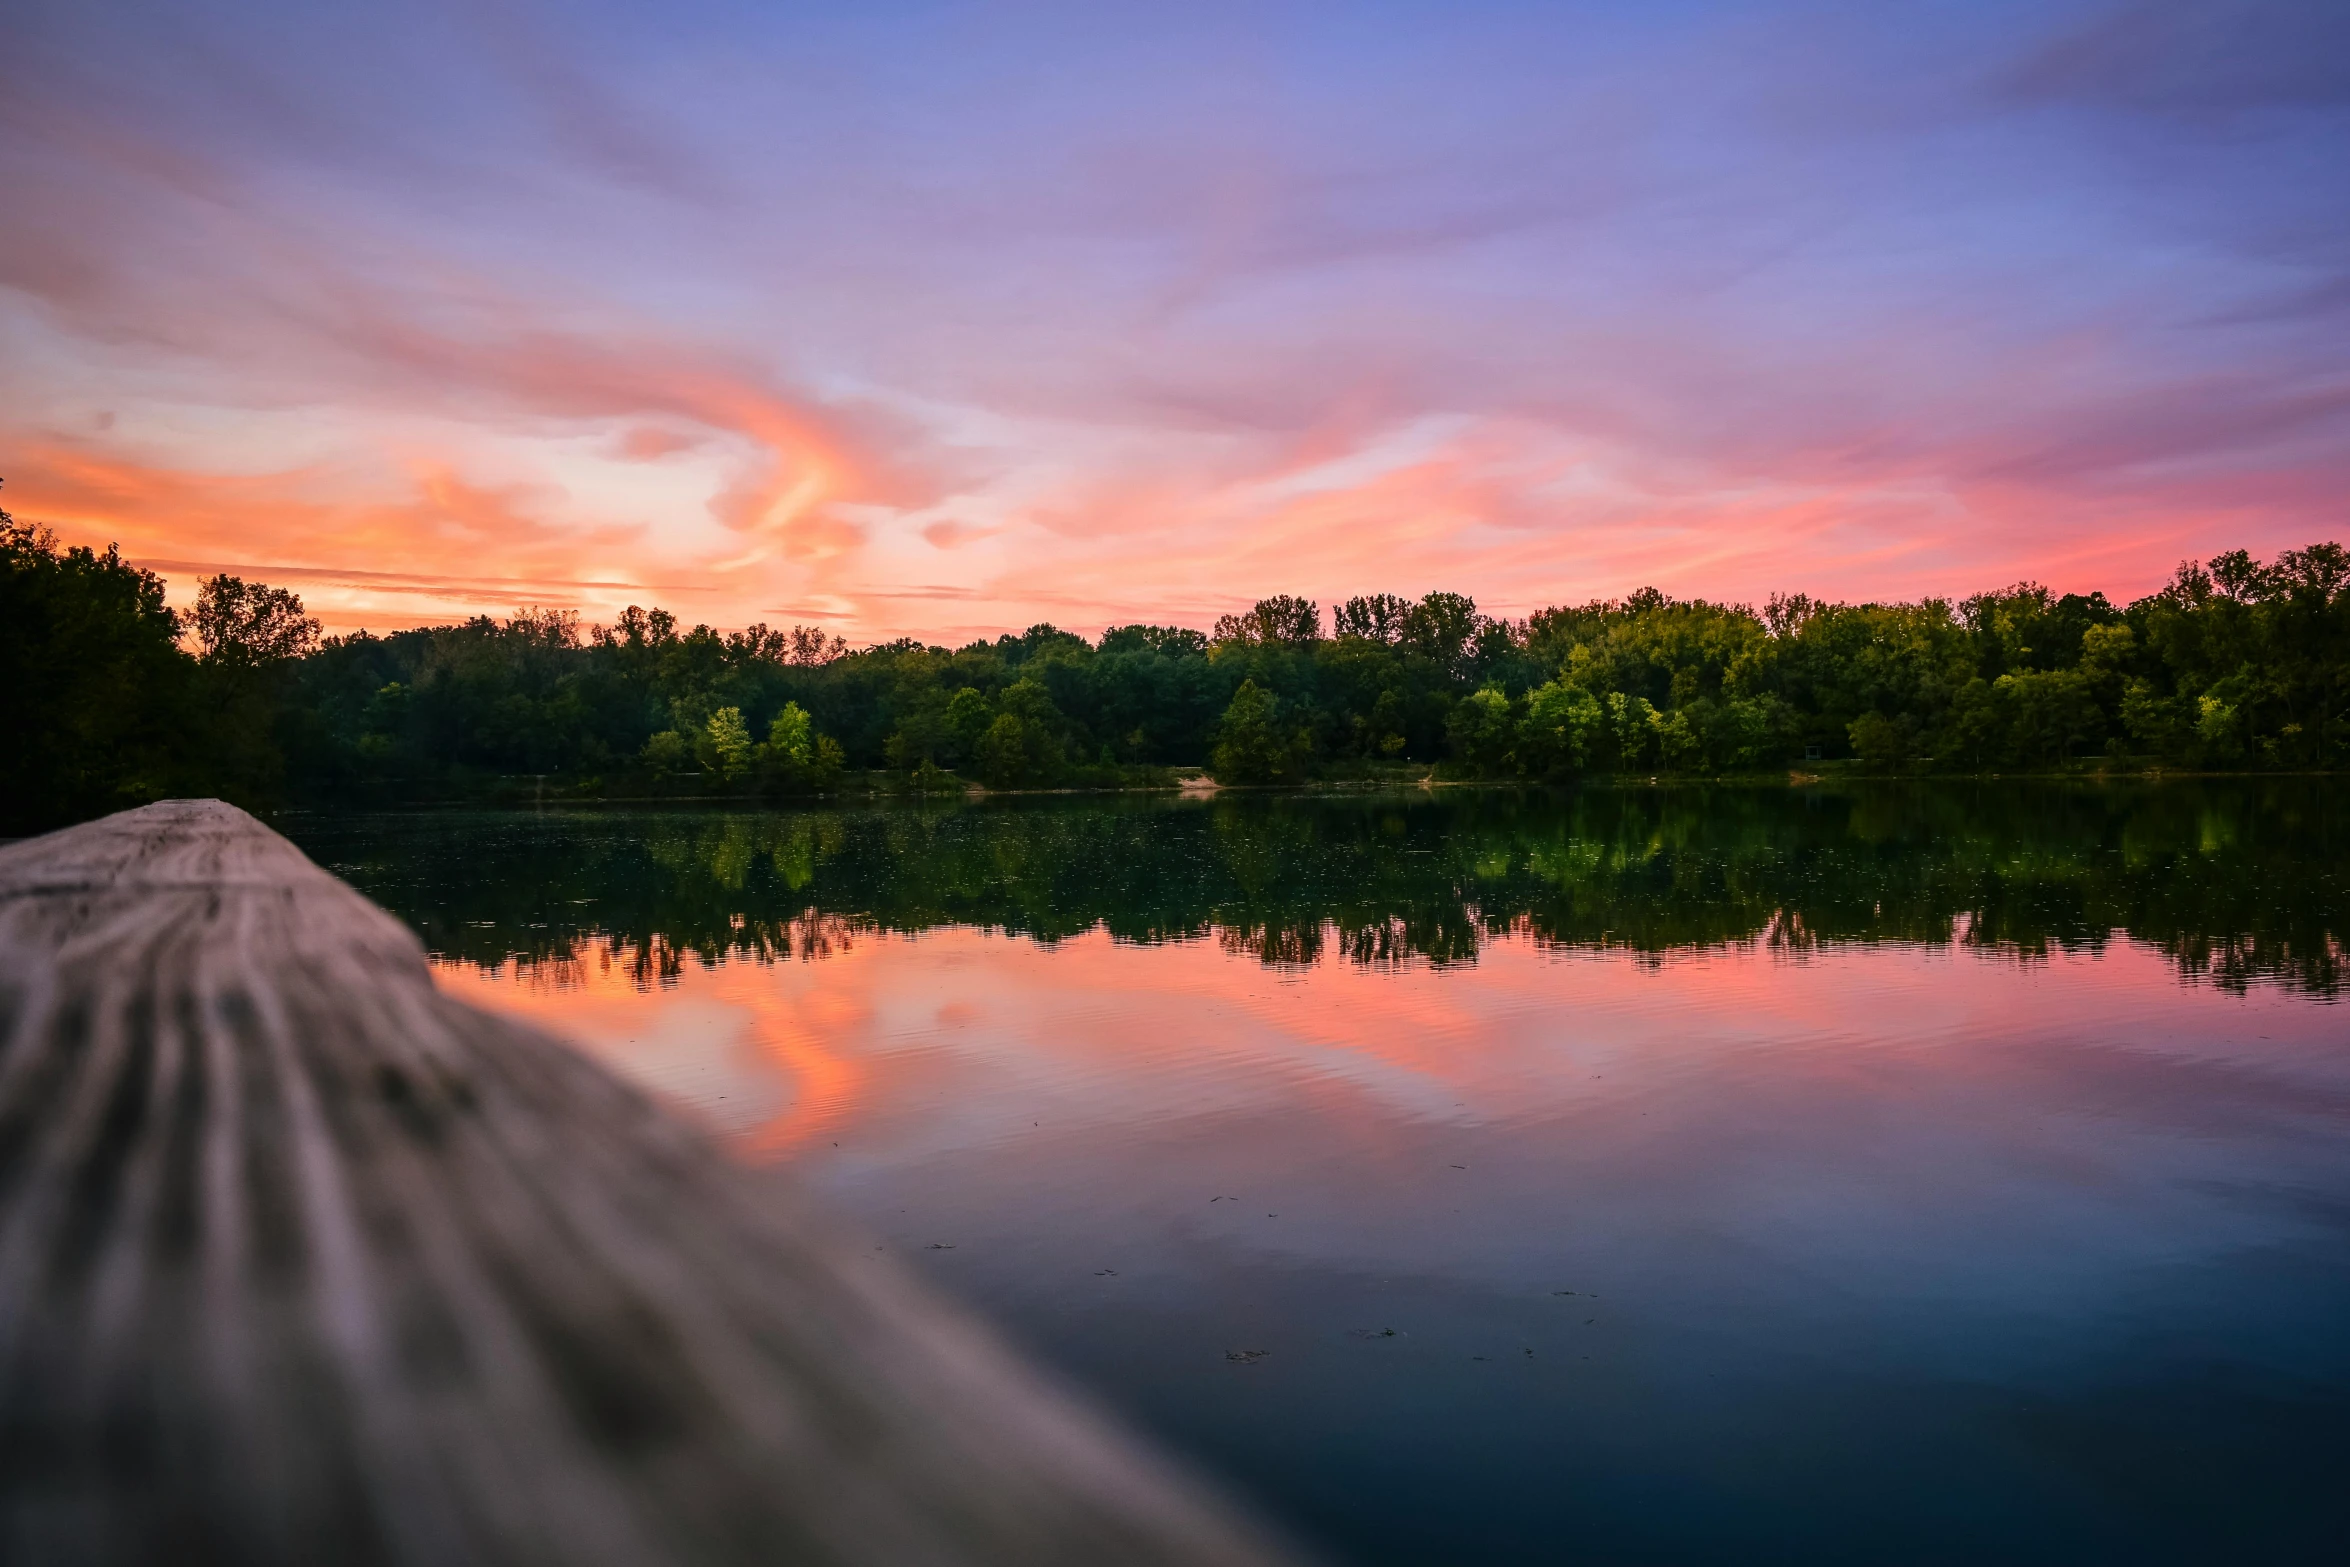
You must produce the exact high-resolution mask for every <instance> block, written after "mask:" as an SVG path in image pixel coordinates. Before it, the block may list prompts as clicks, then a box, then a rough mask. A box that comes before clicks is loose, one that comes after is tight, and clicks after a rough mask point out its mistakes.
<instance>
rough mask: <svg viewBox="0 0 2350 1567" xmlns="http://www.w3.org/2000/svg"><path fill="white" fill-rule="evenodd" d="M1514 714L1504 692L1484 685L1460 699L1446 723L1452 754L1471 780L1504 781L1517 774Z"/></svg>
mask: <svg viewBox="0 0 2350 1567" xmlns="http://www.w3.org/2000/svg"><path fill="white" fill-rule="evenodd" d="M1518 722H1519V720H1518V713H1517V708H1516V704H1514V703H1512V702H1511V701H1510V699H1509V695H1508V693H1506V692H1504V691H1503V690H1502V689H1501V688H1500V687H1498V686H1485V687H1483V688H1482V689H1480V690H1476V691H1472V692H1470V693H1469V694H1468V695H1467V696H1465V697H1462V698H1461V699H1460V702H1459V704H1458V705H1456V706H1455V707H1454V708H1453V710H1452V717H1451V718H1450V719H1449V720H1447V721H1446V724H1445V737H1446V739H1447V740H1449V741H1450V742H1451V745H1452V754H1453V756H1454V758H1455V759H1456V760H1457V761H1458V762H1459V763H1460V765H1461V767H1462V769H1463V770H1464V771H1466V772H1467V773H1468V775H1469V776H1470V777H1472V778H1507V777H1511V776H1513V775H1514V774H1515V773H1516V772H1517V771H1518Z"/></svg>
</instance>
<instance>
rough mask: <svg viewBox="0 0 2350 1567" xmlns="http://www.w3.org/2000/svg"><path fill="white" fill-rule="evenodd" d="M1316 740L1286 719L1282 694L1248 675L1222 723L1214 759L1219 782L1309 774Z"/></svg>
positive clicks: (1281, 780) (1283, 779) (1280, 779)
mask: <svg viewBox="0 0 2350 1567" xmlns="http://www.w3.org/2000/svg"><path fill="white" fill-rule="evenodd" d="M1312 744H1313V741H1312V737H1311V736H1310V735H1309V734H1307V733H1305V732H1304V731H1302V730H1298V729H1294V728H1292V727H1290V726H1289V725H1287V724H1286V723H1285V722H1284V718H1283V715H1282V712H1281V701H1280V698H1278V697H1276V696H1274V695H1273V693H1272V692H1270V691H1267V690H1265V689H1264V688H1263V687H1261V686H1259V685H1258V684H1257V683H1256V682H1255V681H1254V680H1243V681H1242V682H1241V683H1240V689H1239V690H1237V691H1235V692H1233V693H1232V701H1231V703H1230V705H1228V706H1227V707H1226V708H1225V709H1224V717H1223V719H1222V721H1221V722H1219V723H1218V725H1217V728H1216V749H1215V751H1214V752H1213V753H1212V755H1211V758H1210V765H1211V766H1212V767H1213V768H1214V770H1215V774H1216V780H1217V781H1218V782H1219V783H1235V784H1264V783H1288V782H1291V781H1293V780H1295V779H1297V778H1299V777H1301V776H1302V775H1303V774H1304V772H1305V767H1306V763H1307V761H1308V759H1309V757H1310V755H1311V752H1312Z"/></svg>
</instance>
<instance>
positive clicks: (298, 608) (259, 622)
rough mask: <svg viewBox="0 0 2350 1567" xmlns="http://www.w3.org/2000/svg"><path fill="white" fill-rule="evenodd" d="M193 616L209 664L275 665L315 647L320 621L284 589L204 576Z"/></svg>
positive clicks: (309, 651) (197, 634) (233, 578)
mask: <svg viewBox="0 0 2350 1567" xmlns="http://www.w3.org/2000/svg"><path fill="white" fill-rule="evenodd" d="M191 618H192V620H193V622H194V629H195V632H196V641H197V642H198V644H199V645H201V646H202V648H203V650H204V661H205V662H206V663H208V664H242V665H257V664H274V663H278V662H281V661H282V660H285V659H290V658H301V657H303V656H305V655H306V654H310V653H315V652H317V651H318V629H319V628H318V622H317V621H316V620H313V619H311V618H310V617H309V616H308V615H305V614H303V613H302V601H301V599H299V598H297V597H296V596H295V595H293V594H292V593H289V592H287V591H286V590H285V589H284V588H272V587H267V586H264V585H263V584H261V583H258V582H246V581H245V580H243V579H242V578H239V577H231V576H228V575H225V574H223V575H221V576H217V577H206V578H204V579H203V581H202V582H201V583H200V584H199V585H198V587H197V590H196V608H195V612H194V614H193V616H192V617H191Z"/></svg>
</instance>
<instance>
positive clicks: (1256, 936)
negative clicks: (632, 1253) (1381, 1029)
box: [281, 779, 2350, 996]
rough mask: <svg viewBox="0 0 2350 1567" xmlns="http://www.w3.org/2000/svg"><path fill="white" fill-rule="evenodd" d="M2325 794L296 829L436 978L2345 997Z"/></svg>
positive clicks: (1672, 791)
mask: <svg viewBox="0 0 2350 1567" xmlns="http://www.w3.org/2000/svg"><path fill="white" fill-rule="evenodd" d="M2340 798H2341V796H2340V792H2339V791H2338V789H2337V788H2336V787H2335V786H2334V785H2333V784H2331V783H2330V782H2329V781H2326V780H2317V779H2271V780H2261V781H2246V780H2179V781H2165V782H2150V781H2130V782H2122V783H2108V784H2102V785H2086V784H2074V785H2051V784H2026V783H2018V784H2011V785H2002V784H1909V785H1885V786H1870V787H1856V788H1849V789H1829V788H1810V789H1780V788H1756V787H1685V788H1666V789H1589V790H1581V791H1576V792H1571V793H1567V792H1560V793H1551V792H1541V791H1530V792H1512V791H1500V790H1446V791H1442V792H1439V793H1434V794H1426V793H1413V794H1410V795H1394V794H1378V795H1273V794H1263V795H1241V796H1235V795H1231V794H1227V795H1224V796H1222V797H1219V798H1217V799H1214V800H1211V801H1191V800H1184V801H1178V800H1173V799H1167V798H1139V799H1138V798H1116V797H1108V798H1105V797H1094V798H1083V797H1079V798H1067V797H1063V798H1049V797H1048V798H1013V799H997V800H988V801H978V802H956V803H954V804H952V805H919V806H917V805H879V806H869V807H860V808H839V809H826V810H809V811H791V812H770V813H746V814H713V813H707V812H680V811H661V812H631V811H618V810H601V811H576V812H547V813H536V814H533V813H484V812H470V811H469V812H450V813H441V814H406V815H374V816H341V817H330V816H318V817H295V818H292V819H290V820H288V821H287V822H285V823H282V824H281V825H283V826H285V827H286V829H287V830H288V831H289V833H290V834H291V835H292V836H293V837H294V838H295V839H296V840H297V841H298V842H300V843H302V844H303V845H304V846H305V847H306V848H307V849H309V850H310V852H311V853H312V854H314V855H315V856H317V857H318V858H319V859H320V861H321V862H322V863H324V864H326V865H327V866H328V867H329V868H330V869H332V870H334V871H335V872H336V873H337V874H339V875H341V876H343V877H345V878H346V879H348V880H350V881H351V882H352V883H353V884H354V885H356V886H357V887H358V888H359V889H360V890H361V891H363V892H365V893H367V894H368V895H369V896H370V897H372V898H375V899H376V900H377V901H378V902H381V903H383V904H385V905H386V906H387V907H389V908H391V909H392V910H393V911H395V912H396V913H398V914H400V915H401V916H402V917H403V918H405V919H406V920H408V921H409V922H410V923H411V924H412V925H413V926H415V927H416V928H417V929H418V930H419V931H420V932H422V933H423V935H424V937H425V940H426V941H427V943H428V945H430V946H431V947H432V948H433V950H434V951H435V952H436V953H438V954H441V955H443V956H446V957H450V958H455V959H460V960H464V961H470V962H475V963H479V964H483V965H497V964H502V963H505V962H509V961H519V962H520V963H522V964H524V965H526V966H534V967H535V966H553V967H557V968H559V967H560V966H562V965H566V964H571V963H577V962H581V961H586V960H590V959H592V960H594V961H597V962H599V963H611V964H614V965H616V966H619V967H621V968H623V969H624V970H625V971H626V972H627V973H628V974H629V975H630V976H631V977H632V978H633V979H634V980H635V982H636V983H638V984H641V985H655V984H659V983H662V982H664V981H666V980H669V979H672V978H674V977H675V976H676V975H677V974H678V973H679V972H680V971H681V969H682V967H683V966H684V965H685V964H686V963H687V962H689V961H692V962H696V963H700V964H704V965H714V964H717V963H720V962H723V961H726V960H728V959H747V960H751V961H756V962H777V961H782V960H785V959H792V960H808V959H816V958H822V957H824V956H825V955H827V954H828V953H830V952H833V951H837V950H839V949H840V948H841V947H842V946H843V945H844V944H847V943H850V942H853V941H854V940H856V938H857V937H858V936H859V935H860V934H861V933H866V932H875V931H891V932H904V933H912V932H920V931H923V930H928V929H932V928H934V927H938V926H942V925H960V926H970V927H979V928H984V929H990V930H996V931H1001V932H1004V933H1007V934H1018V935H1023V936H1026V937H1028V938H1029V939H1031V940H1034V941H1037V942H1041V943H1045V944H1048V945H1049V944H1051V943H1053V942H1055V941H1058V940H1061V939H1063V938H1066V937H1069V936H1073V935H1076V934H1078V933H1081V932H1085V931H1089V930H1093V929H1096V928H1100V929H1104V930H1106V931H1108V932H1109V933H1110V934H1111V935H1112V936H1113V937H1115V938H1117V939H1119V940H1122V941H1130V942H1138V943H1153V942H1166V941H1191V940H1206V939H1213V940H1215V941H1217V942H1219V943H1220V944H1221V945H1222V946H1223V947H1224V949H1225V950H1227V951H1229V952H1232V953H1235V954H1240V955H1247V956H1254V957H1256V958H1258V959H1259V960H1261V961H1263V962H1265V963H1267V964H1273V965H1311V964H1316V963H1330V962H1345V963H1354V964H1363V965H1373V966H1381V965H1399V964H1406V963H1425V964H1431V965H1447V964H1467V963H1474V962H1475V961H1476V960H1477V957H1478V954H1479V952H1480V950H1481V949H1482V948H1483V946H1484V945H1485V943H1487V942H1489V941H1492V940H1494V939H1496V938H1500V937H1504V936H1514V937H1520V938H1523V939H1526V940H1529V941H1532V942H1534V943H1538V944H1544V945H1552V946H1559V947H1569V948H1583V949H1596V948H1607V949H1616V950H1623V951H1628V952H1630V953H1632V954H1635V955H1636V956H1638V957H1641V958H1644V959H1648V960H1652V961H1661V960H1662V959H1663V958H1664V957H1665V956H1667V955H1668V954H1671V953H1674V952H1678V951H1685V950H1694V949H1703V948H1718V947H1725V946H1732V945H1751V944H1758V943H1759V944H1762V945H1765V946H1767V947H1769V948H1771V949H1773V950H1778V951H1785V952H1790V953H1804V952H1809V951H1812V950H1816V949H1819V948H1821V947H1825V946H1833V945H1836V944H1840V943H1868V942H1909V943H1932V944H1938V945H1947V944H1951V943H1957V944H1959V945H1962V946H1965V947H1969V948H1973V949H1979V950H1982V951H1986V952H1991V953H2000V954H2009V955H2013V956H2015V957H2018V958H2022V959H2027V960H2029V959H2034V958H2038V957H2041V956H2044V955H2045V954H2047V953H2048V952H2049V951H2050V950H2051V949H2058V950H2068V951H2070V950H2084V949H2086V950H2095V949H2097V948H2099V947H2100V946H2102V945H2103V944H2104V943H2105V942H2107V941H2109V940H2111V939H2112V938H2113V937H2114V936H2115V935H2117V934H2119V935H2123V936H2127V937H2129V938H2132V939H2135V940H2138V941H2141V942H2145V943H2148V944H2150V945H2152V946H2154V947H2156V948H2158V949H2159V950H2161V951H2162V952H2163V953H2165V954H2166V955H2167V956H2168V957H2169V958H2170V960H2171V961H2172V962H2173V963H2174V964H2175V965H2176V967H2177V969H2178V971H2179V972H2180V974H2181V975H2182V976H2183V977H2186V978H2190V979H2195V980H2204V981H2208V982H2210V983H2212V984H2215V985H2218V986H2220V987H2222V988H2224V989H2229V990H2241V989H2243V988H2245V987H2247V986H2249V985H2251V984H2253V983H2256V982H2264V981H2265V982H2274V983H2278V984H2282V985H2285V986H2287V987H2290V988H2293V989H2296V990H2301V991H2306V992H2311V993H2316V994H2321V995H2325V996H2333V995H2335V994H2337V993H2338V992H2339V989H2340V987H2341V983H2342V960H2343V951H2342V948H2343V923H2344V921H2343V912H2344V899H2345V887H2346V886H2350V877H2346V875H2345V872H2346V870H2350V865H2346V863H2345V862H2346V861H2350V832H2346V831H2345V830H2344V828H2345V822H2344V819H2343V812H2342V809H2341V805H2340Z"/></svg>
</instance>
